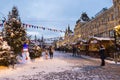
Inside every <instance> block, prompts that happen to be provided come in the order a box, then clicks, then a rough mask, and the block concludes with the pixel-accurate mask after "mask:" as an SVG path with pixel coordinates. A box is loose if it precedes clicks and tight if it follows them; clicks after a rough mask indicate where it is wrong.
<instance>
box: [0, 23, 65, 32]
mask: <svg viewBox="0 0 120 80" xmlns="http://www.w3.org/2000/svg"><path fill="white" fill-rule="evenodd" d="M3 24H4V23H1V24H0V27H3ZM7 25H9V24H7ZM9 26H10V25H9ZM22 26H23V27H24V28H36V29H42V30H49V31H54V32H64V33H65V31H63V30H57V29H52V28H46V27H43V26H34V25H30V24H25V23H22Z"/></svg>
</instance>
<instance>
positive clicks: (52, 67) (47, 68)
mask: <svg viewBox="0 0 120 80" xmlns="http://www.w3.org/2000/svg"><path fill="white" fill-rule="evenodd" d="M70 65H71V64H69V63H67V62H65V61H63V60H60V59H58V58H54V59H48V60H46V59H45V58H44V56H43V57H41V58H37V59H35V60H34V61H31V62H30V63H27V64H17V65H15V69H13V68H12V67H10V68H2V69H0V80H3V79H5V80H6V79H10V80H21V79H20V78H21V76H24V75H34V74H36V73H38V72H44V73H45V74H47V73H49V72H61V71H64V70H68V69H70Z"/></svg>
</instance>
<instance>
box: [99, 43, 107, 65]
mask: <svg viewBox="0 0 120 80" xmlns="http://www.w3.org/2000/svg"><path fill="white" fill-rule="evenodd" d="M99 54H100V59H101V65H100V66H105V58H106V56H105V47H104V46H103V45H101V44H100V49H99Z"/></svg>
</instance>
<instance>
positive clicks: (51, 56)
mask: <svg viewBox="0 0 120 80" xmlns="http://www.w3.org/2000/svg"><path fill="white" fill-rule="evenodd" d="M53 52H54V50H53V47H52V46H50V47H49V55H50V59H52V58H53Z"/></svg>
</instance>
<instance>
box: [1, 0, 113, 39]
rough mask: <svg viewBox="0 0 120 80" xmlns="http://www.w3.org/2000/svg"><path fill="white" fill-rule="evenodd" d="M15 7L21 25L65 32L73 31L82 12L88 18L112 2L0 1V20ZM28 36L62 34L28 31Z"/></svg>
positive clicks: (39, 36)
mask: <svg viewBox="0 0 120 80" xmlns="http://www.w3.org/2000/svg"><path fill="white" fill-rule="evenodd" d="M13 6H17V8H18V10H19V15H20V17H21V20H22V22H23V23H27V24H31V25H36V26H43V27H47V28H54V29H58V30H65V29H66V28H67V26H68V24H69V25H70V27H71V29H72V30H73V29H74V27H75V23H76V21H77V20H78V19H79V18H80V15H81V13H82V12H86V13H87V14H88V16H89V17H92V16H93V17H94V15H95V14H96V13H97V12H99V11H100V10H101V9H102V8H104V7H107V8H109V7H111V6H112V0H0V19H1V18H2V16H6V18H7V15H8V12H9V11H11V9H12V7H13ZM28 33H29V34H32V36H33V37H34V36H35V35H37V36H38V38H41V36H42V35H43V36H44V37H45V38H52V37H58V36H63V35H64V33H60V32H53V31H49V30H42V29H33V28H32V29H29V30H28Z"/></svg>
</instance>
